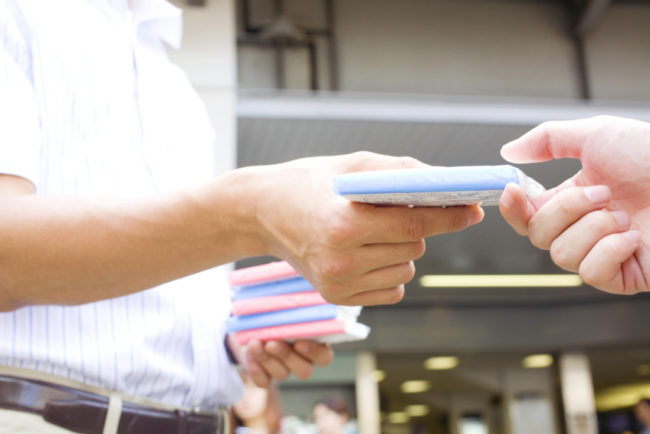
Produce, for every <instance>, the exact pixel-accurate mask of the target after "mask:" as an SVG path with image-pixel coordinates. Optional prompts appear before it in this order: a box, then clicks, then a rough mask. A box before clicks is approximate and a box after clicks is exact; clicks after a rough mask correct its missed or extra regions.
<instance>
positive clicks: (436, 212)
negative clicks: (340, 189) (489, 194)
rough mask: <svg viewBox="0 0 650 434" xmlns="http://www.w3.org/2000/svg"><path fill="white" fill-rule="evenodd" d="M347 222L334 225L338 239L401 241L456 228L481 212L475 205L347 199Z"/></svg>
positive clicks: (478, 218) (479, 217) (480, 216)
mask: <svg viewBox="0 0 650 434" xmlns="http://www.w3.org/2000/svg"><path fill="white" fill-rule="evenodd" d="M349 206H350V207H351V213H350V215H348V216H346V217H345V219H346V220H347V219H350V220H349V223H350V225H349V226H348V227H347V228H344V227H343V226H342V225H339V226H338V227H337V226H336V223H335V226H334V230H338V231H340V232H339V233H338V234H337V235H338V236H340V237H341V241H343V240H346V241H352V242H359V243H361V244H378V243H405V242H413V241H419V240H421V239H423V238H427V237H430V236H433V235H438V234H442V233H449V232H456V231H460V230H462V229H465V228H466V227H468V226H471V225H474V224H476V223H479V222H480V221H481V220H482V219H483V216H484V213H483V210H482V209H481V208H480V207H479V206H460V207H447V208H441V207H421V208H408V207H402V206H376V205H369V204H361V203H350V204H349Z"/></svg>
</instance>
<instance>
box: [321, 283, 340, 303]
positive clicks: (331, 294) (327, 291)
mask: <svg viewBox="0 0 650 434" xmlns="http://www.w3.org/2000/svg"><path fill="white" fill-rule="evenodd" d="M319 292H320V294H321V295H322V296H323V298H324V299H325V300H327V302H329V303H333V304H344V300H343V298H342V297H341V295H340V293H341V290H340V288H339V287H338V286H335V285H332V284H323V285H320V286H319Z"/></svg>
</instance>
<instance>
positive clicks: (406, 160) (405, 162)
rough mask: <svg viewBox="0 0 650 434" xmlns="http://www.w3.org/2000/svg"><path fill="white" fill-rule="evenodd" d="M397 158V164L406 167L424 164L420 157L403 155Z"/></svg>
mask: <svg viewBox="0 0 650 434" xmlns="http://www.w3.org/2000/svg"><path fill="white" fill-rule="evenodd" d="M396 159H397V161H396V163H397V164H396V166H398V167H403V168H405V169H410V168H412V167H421V166H422V163H421V162H420V161H419V160H418V159H416V158H413V157H409V156H406V155H405V156H402V157H396Z"/></svg>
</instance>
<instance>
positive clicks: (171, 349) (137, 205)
mask: <svg viewBox="0 0 650 434" xmlns="http://www.w3.org/2000/svg"><path fill="white" fill-rule="evenodd" d="M174 19H180V17H179V15H178V12H177V11H176V9H175V8H174V7H173V6H171V5H170V4H168V3H167V2H166V1H165V0H59V1H50V0H32V1H24V0H0V240H2V241H1V242H0V311H2V313H0V426H3V427H10V428H8V429H9V430H10V431H11V432H20V430H21V429H24V430H25V431H26V432H62V431H56V430H58V429H60V428H58V427H56V425H58V426H63V427H66V428H67V429H69V430H72V431H83V432H117V430H118V426H119V432H121V433H127V432H156V433H164V432H190V431H191V432H214V431H215V430H216V431H218V430H220V429H222V428H223V427H222V420H221V419H222V418H221V416H219V415H220V414H221V413H219V412H217V410H216V409H218V408H220V407H221V406H229V405H231V404H233V403H234V402H235V401H237V400H238V399H239V398H240V397H241V394H242V385H241V381H240V379H239V376H238V375H237V372H236V368H235V366H234V365H233V364H232V363H231V361H230V360H229V357H228V351H227V348H226V346H225V345H224V341H225V339H224V321H225V319H226V318H227V316H228V314H229V309H230V304H229V291H228V290H227V285H226V283H225V279H224V274H225V272H224V269H223V268H222V267H219V266H220V265H222V264H227V263H230V262H232V261H235V260H238V259H241V258H245V257H249V256H259V255H273V256H276V257H279V258H282V259H285V260H287V261H289V262H290V263H291V264H292V265H293V266H294V267H295V268H296V269H297V270H298V271H299V272H300V273H301V274H302V275H303V276H304V277H305V278H307V279H308V280H309V281H311V282H312V283H313V284H314V285H315V287H316V288H317V289H318V290H319V291H321V293H322V294H323V295H324V296H325V298H327V299H328V300H329V301H331V302H334V303H340V304H356V305H360V304H366V305H368V304H382V303H395V302H397V301H399V300H400V299H401V298H402V296H403V291H404V286H403V285H404V283H405V282H407V281H408V280H410V279H411V278H412V277H413V274H414V267H413V263H412V261H413V260H414V259H416V258H418V257H420V256H421V255H422V254H423V252H424V238H425V237H427V236H431V235H434V234H438V233H443V232H450V231H455V230H460V229H462V228H465V227H467V226H468V225H471V224H474V223H477V222H478V221H480V219H481V218H482V211H481V210H480V209H478V208H476V207H470V208H449V209H406V208H390V207H386V208H374V207H371V206H364V205H351V204H349V203H348V202H347V201H346V200H344V199H342V198H340V197H336V196H334V195H333V194H332V192H331V180H332V178H333V177H334V176H335V175H336V174H339V173H344V172H350V171H359V170H372V169H383V168H401V167H415V166H420V165H421V163H419V162H417V161H415V160H412V159H408V158H395V157H388V156H381V155H376V154H371V153H359V154H353V155H345V156H334V157H321V158H310V159H304V160H297V161H292V162H288V163H284V164H279V165H274V166H266V167H251V168H243V169H237V170H234V171H231V172H229V173H225V174H222V175H219V176H214V173H213V168H212V159H211V157H212V156H213V148H212V147H213V143H214V135H213V134H214V133H213V131H212V129H211V127H210V124H209V122H208V118H207V116H206V113H205V110H204V108H203V107H202V105H201V103H200V101H199V99H198V97H197V95H196V93H195V92H194V91H193V90H192V88H191V86H190V84H189V83H188V80H187V78H186V76H185V75H184V74H183V73H182V72H181V71H180V70H179V69H178V68H177V67H176V66H174V65H172V64H171V63H170V62H169V61H168V60H167V58H166V55H165V50H164V43H171V44H173V43H174V42H175V41H177V35H174V34H170V32H169V31H168V29H169V28H170V26H158V25H156V23H157V22H159V21H161V20H174ZM177 28H180V27H177ZM165 29H167V30H165ZM231 351H232V353H234V354H236V355H237V357H239V359H240V360H239V362H240V363H241V364H242V365H243V366H244V367H245V368H246V369H247V370H248V372H249V373H250V375H251V376H252V378H253V379H254V380H255V382H256V383H257V384H259V385H268V384H269V382H270V381H271V380H272V379H274V378H276V379H283V378H286V376H288V375H289V374H290V373H293V374H295V375H297V376H298V377H301V378H305V377H308V376H309V375H310V374H311V372H312V369H313V365H314V364H317V365H325V364H328V363H329V362H330V361H331V359H332V357H333V353H332V350H331V349H330V348H329V347H328V346H326V345H319V344H316V343H314V342H311V341H299V342H296V343H295V344H293V345H289V344H287V343H283V342H268V343H265V344H264V345H262V344H261V343H259V342H254V343H251V344H249V345H248V347H247V348H245V349H243V350H242V349H233V348H231ZM98 396H99V397H100V398H98ZM29 397H33V398H34V399H28V398H29ZM101 397H103V398H101ZM104 398H105V399H104ZM14 410H20V411H14ZM206 412H207V414H206ZM32 413H36V414H35V415H33V414H32ZM42 418H44V419H46V420H47V421H48V423H47V424H46V425H43V426H42V427H41V425H42V424H45V422H44V421H43V420H42ZM25 420H27V422H26V423H28V425H26V426H25V427H24V425H23V424H24V423H25V422H24V421H25ZM138 424H141V425H138ZM37 426H38V427H37ZM138 427H139V428H138ZM206 427H207V428H206ZM215 427H216V428H215Z"/></svg>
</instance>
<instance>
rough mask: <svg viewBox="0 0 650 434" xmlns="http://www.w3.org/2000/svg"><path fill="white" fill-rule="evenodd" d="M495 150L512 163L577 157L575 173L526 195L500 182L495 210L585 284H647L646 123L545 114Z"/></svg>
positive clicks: (621, 289) (649, 172) (629, 289)
mask: <svg viewBox="0 0 650 434" xmlns="http://www.w3.org/2000/svg"><path fill="white" fill-rule="evenodd" d="M501 155H502V156H503V157H504V158H505V159H506V160H508V161H510V162H512V163H533V162H542V161H547V160H551V159H559V158H577V159H579V160H580V162H581V163H582V169H581V170H580V171H579V172H578V173H577V174H575V175H574V176H573V177H571V178H570V179H567V180H566V181H564V182H563V183H562V184H560V185H559V186H557V187H555V188H552V189H550V190H548V191H547V192H545V193H543V194H542V195H540V196H538V197H535V198H533V199H527V198H526V195H525V193H524V191H523V190H522V189H521V188H520V187H518V186H516V185H514V184H513V185H509V186H507V188H506V189H505V191H504V193H503V195H502V197H501V201H500V204H499V208H500V210H501V213H502V214H503V216H504V218H505V220H506V221H507V222H508V223H509V224H510V225H511V226H512V227H513V228H514V229H515V231H516V232H517V233H519V234H520V235H526V236H528V237H529V238H530V240H531V242H532V243H533V245H535V246H536V247H539V248H541V249H545V250H550V254H551V258H552V259H553V261H554V262H555V263H556V264H557V265H558V266H559V267H561V268H563V269H565V270H567V271H572V272H577V273H579V274H580V276H581V277H582V279H583V280H584V281H585V282H586V283H587V284H589V285H592V286H594V287H596V288H598V289H601V290H604V291H607V292H612V293H617V294H634V293H637V292H640V291H648V290H650V124H648V123H645V122H640V121H636V120H631V119H624V118H616V117H610V116H598V117H594V118H589V119H582V120H576V121H562V122H547V123H544V124H541V125H540V126H538V127H536V128H534V129H532V130H531V131H529V132H528V133H526V134H524V135H523V136H522V137H520V138H519V139H516V140H514V141H512V142H510V143H508V144H506V145H505V146H504V147H503V148H502V150H501Z"/></svg>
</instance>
